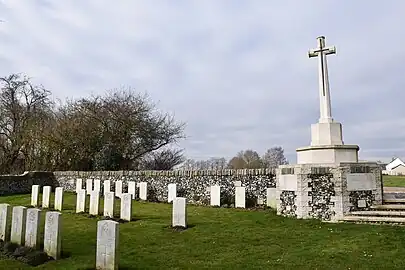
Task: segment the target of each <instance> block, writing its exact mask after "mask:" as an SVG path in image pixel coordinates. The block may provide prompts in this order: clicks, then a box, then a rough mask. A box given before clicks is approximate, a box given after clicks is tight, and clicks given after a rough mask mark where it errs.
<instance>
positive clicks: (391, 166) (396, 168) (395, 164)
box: [382, 158, 405, 175]
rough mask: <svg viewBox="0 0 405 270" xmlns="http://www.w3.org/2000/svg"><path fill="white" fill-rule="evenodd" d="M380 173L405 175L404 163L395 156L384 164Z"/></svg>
mask: <svg viewBox="0 0 405 270" xmlns="http://www.w3.org/2000/svg"><path fill="white" fill-rule="evenodd" d="M382 173H383V174H388V175H405V163H404V162H403V161H402V160H401V159H400V158H396V159H394V160H393V161H391V162H390V163H388V164H387V166H385V171H383V172H382Z"/></svg>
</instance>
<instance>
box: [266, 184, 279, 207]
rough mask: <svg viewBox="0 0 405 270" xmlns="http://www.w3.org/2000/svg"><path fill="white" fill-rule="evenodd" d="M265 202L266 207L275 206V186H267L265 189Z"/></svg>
mask: <svg viewBox="0 0 405 270" xmlns="http://www.w3.org/2000/svg"><path fill="white" fill-rule="evenodd" d="M266 195H267V198H266V201H267V202H266V204H267V206H268V207H271V208H274V209H276V208H277V196H276V188H267V190H266Z"/></svg>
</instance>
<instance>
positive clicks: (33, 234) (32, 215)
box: [25, 208, 41, 249]
mask: <svg viewBox="0 0 405 270" xmlns="http://www.w3.org/2000/svg"><path fill="white" fill-rule="evenodd" d="M40 217H41V210H39V209H37V208H29V209H27V222H26V224H25V246H26V247H31V248H34V249H36V248H38V247H39V236H40V234H39V224H40Z"/></svg>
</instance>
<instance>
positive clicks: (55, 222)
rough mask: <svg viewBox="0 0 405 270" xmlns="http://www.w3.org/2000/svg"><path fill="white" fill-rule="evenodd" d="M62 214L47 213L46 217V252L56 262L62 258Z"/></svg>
mask: <svg viewBox="0 0 405 270" xmlns="http://www.w3.org/2000/svg"><path fill="white" fill-rule="evenodd" d="M61 215H62V214H61V213H60V212H47V213H46V216H45V231H44V252H45V253H46V254H48V256H50V257H52V258H54V259H55V260H57V259H59V258H60V254H61V246H62V234H61V231H62V228H61V227H62V220H61V219H62V216H61Z"/></svg>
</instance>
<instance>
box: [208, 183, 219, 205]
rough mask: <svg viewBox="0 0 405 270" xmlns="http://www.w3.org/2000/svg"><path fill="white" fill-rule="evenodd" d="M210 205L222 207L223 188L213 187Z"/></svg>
mask: <svg viewBox="0 0 405 270" xmlns="http://www.w3.org/2000/svg"><path fill="white" fill-rule="evenodd" d="M210 191H211V196H210V205H212V206H221V187H220V186H218V185H215V186H211V189H210Z"/></svg>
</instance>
